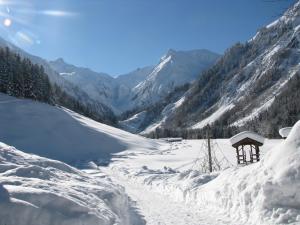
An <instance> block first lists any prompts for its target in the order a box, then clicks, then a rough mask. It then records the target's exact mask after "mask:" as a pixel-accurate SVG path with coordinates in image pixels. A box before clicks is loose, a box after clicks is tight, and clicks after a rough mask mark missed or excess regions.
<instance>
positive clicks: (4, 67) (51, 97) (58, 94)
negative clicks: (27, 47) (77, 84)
mask: <svg viewBox="0 0 300 225" xmlns="http://www.w3.org/2000/svg"><path fill="white" fill-rule="evenodd" d="M0 92H2V93H5V94H8V95H10V96H14V97H17V98H28V99H32V100H35V101H40V102H44V103H47V104H51V105H59V106H63V107H66V108H68V109H71V110H73V111H75V112H77V113H80V114H82V115H85V116H87V117H90V118H92V119H94V120H96V121H99V122H103V123H107V124H116V120H115V117H114V115H113V114H110V115H103V114H102V113H100V112H101V109H102V108H103V105H101V104H97V103H96V102H95V103H82V102H80V101H78V100H76V99H75V98H74V97H72V96H71V95H69V94H68V93H67V92H65V91H64V90H63V89H61V88H60V87H59V86H58V85H57V84H51V82H50V81H49V78H48V75H47V74H46V73H45V70H44V68H43V66H41V65H38V64H34V63H32V62H31V61H30V60H29V59H28V58H22V57H21V56H20V55H19V54H17V53H14V52H12V51H11V50H10V49H9V48H8V47H6V48H0Z"/></svg>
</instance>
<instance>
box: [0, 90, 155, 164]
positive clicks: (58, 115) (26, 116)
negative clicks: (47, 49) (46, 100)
mask: <svg viewBox="0 0 300 225" xmlns="http://www.w3.org/2000/svg"><path fill="white" fill-rule="evenodd" d="M0 141H1V142H4V143H7V144H9V145H12V146H14V147H16V148H18V149H22V151H25V152H28V153H34V154H38V155H40V156H44V157H48V158H52V159H57V160H61V161H64V162H67V163H72V164H73V163H76V161H78V160H98V159H100V160H101V161H104V160H105V161H106V160H109V159H110V154H111V153H117V152H121V151H124V150H140V151H143V150H149V149H156V148H157V147H159V145H160V143H158V142H156V141H153V140H149V139H146V138H143V137H140V136H136V135H133V134H130V133H128V132H125V131H123V130H120V129H116V128H114V127H110V126H107V125H104V124H101V123H98V122H95V121H93V120H91V119H88V118H86V117H84V116H81V115H79V114H77V113H75V112H73V111H70V110H68V109H66V108H60V107H53V106H50V105H47V104H43V103H39V102H35V101H32V100H28V99H17V98H14V97H10V96H8V95H4V94H0Z"/></svg>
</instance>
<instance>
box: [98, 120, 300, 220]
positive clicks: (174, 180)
mask: <svg viewBox="0 0 300 225" xmlns="http://www.w3.org/2000/svg"><path fill="white" fill-rule="evenodd" d="M299 140H300V121H299V122H298V123H297V124H296V125H295V126H294V127H293V129H292V131H291V133H290V134H289V136H288V138H287V139H286V140H265V143H264V146H263V147H262V160H261V161H260V162H258V163H255V164H252V165H248V166H243V167H240V166H236V164H235V151H234V149H233V148H232V147H231V146H230V144H229V140H213V144H212V146H213V149H215V150H214V151H215V155H216V158H217V159H219V161H221V160H222V159H223V158H226V160H225V161H226V163H224V164H222V167H223V169H224V170H221V171H217V172H213V173H203V172H201V169H202V167H201V163H200V164H199V163H197V160H196V159H201V158H203V157H204V156H205V151H204V150H205V144H203V143H205V141H204V140H187V141H182V142H178V143H176V142H175V143H169V147H167V146H164V148H161V149H159V150H157V151H151V152H150V151H148V152H140V153H134V152H130V153H126V152H123V153H121V154H116V155H115V157H114V158H113V159H112V163H111V164H110V166H109V167H108V168H103V170H104V172H105V173H107V174H109V175H110V176H111V177H112V178H113V180H114V181H115V182H117V183H119V184H121V185H122V186H124V187H125V190H126V192H127V193H128V194H129V196H130V197H131V198H132V199H133V200H135V201H136V202H137V203H136V205H137V207H138V208H140V210H141V213H142V214H143V215H144V216H145V219H146V221H147V224H165V225H168V224H249V225H250V224H253V225H254V224H255V225H258V224H264V225H269V224H300V210H299V206H300V195H299V188H300V176H299V174H300V141H299ZM203 146H204V147H203ZM199 161H200V162H201V160H198V162H199ZM227 166H229V168H227V169H225V167H227ZM174 212H175V213H174Z"/></svg>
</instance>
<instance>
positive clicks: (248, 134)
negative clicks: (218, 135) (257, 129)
mask: <svg viewBox="0 0 300 225" xmlns="http://www.w3.org/2000/svg"><path fill="white" fill-rule="evenodd" d="M245 138H250V139H252V140H255V141H257V142H260V143H262V144H263V143H264V141H265V138H264V137H262V136H260V135H258V134H256V133H254V132H252V131H243V132H241V133H239V134H236V135H235V136H233V137H232V138H230V142H231V144H232V145H234V144H236V143H238V142H240V141H241V140H243V139H245Z"/></svg>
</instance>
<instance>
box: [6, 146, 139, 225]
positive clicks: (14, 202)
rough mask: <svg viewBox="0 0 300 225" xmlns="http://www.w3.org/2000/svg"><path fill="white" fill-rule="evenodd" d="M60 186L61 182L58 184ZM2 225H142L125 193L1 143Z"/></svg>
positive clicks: (99, 178)
mask: <svg viewBox="0 0 300 225" xmlns="http://www.w3.org/2000/svg"><path fill="white" fill-rule="evenodd" d="M62 181H63V182H62ZM0 224H5V225H83V224H93V225H96V224H99V225H117V224H120V225H124V224H125V225H131V224H144V222H143V221H142V220H141V219H139V216H138V215H137V214H136V213H135V212H134V210H133V209H132V208H131V207H130V204H129V201H128V197H127V196H126V195H125V194H124V190H123V188H121V187H120V186H116V185H114V184H113V183H112V182H111V181H110V179H109V178H107V177H106V176H104V175H103V174H102V176H101V174H100V173H99V171H98V173H97V177H96V176H92V175H90V174H86V173H84V172H82V171H79V170H77V169H75V168H72V167H70V166H68V165H67V164H64V163H62V162H59V161H54V160H49V159H46V158H41V157H38V156H35V155H30V154H26V153H23V152H21V151H18V150H16V149H15V148H13V147H10V146H7V145H5V144H2V143H0Z"/></svg>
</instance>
